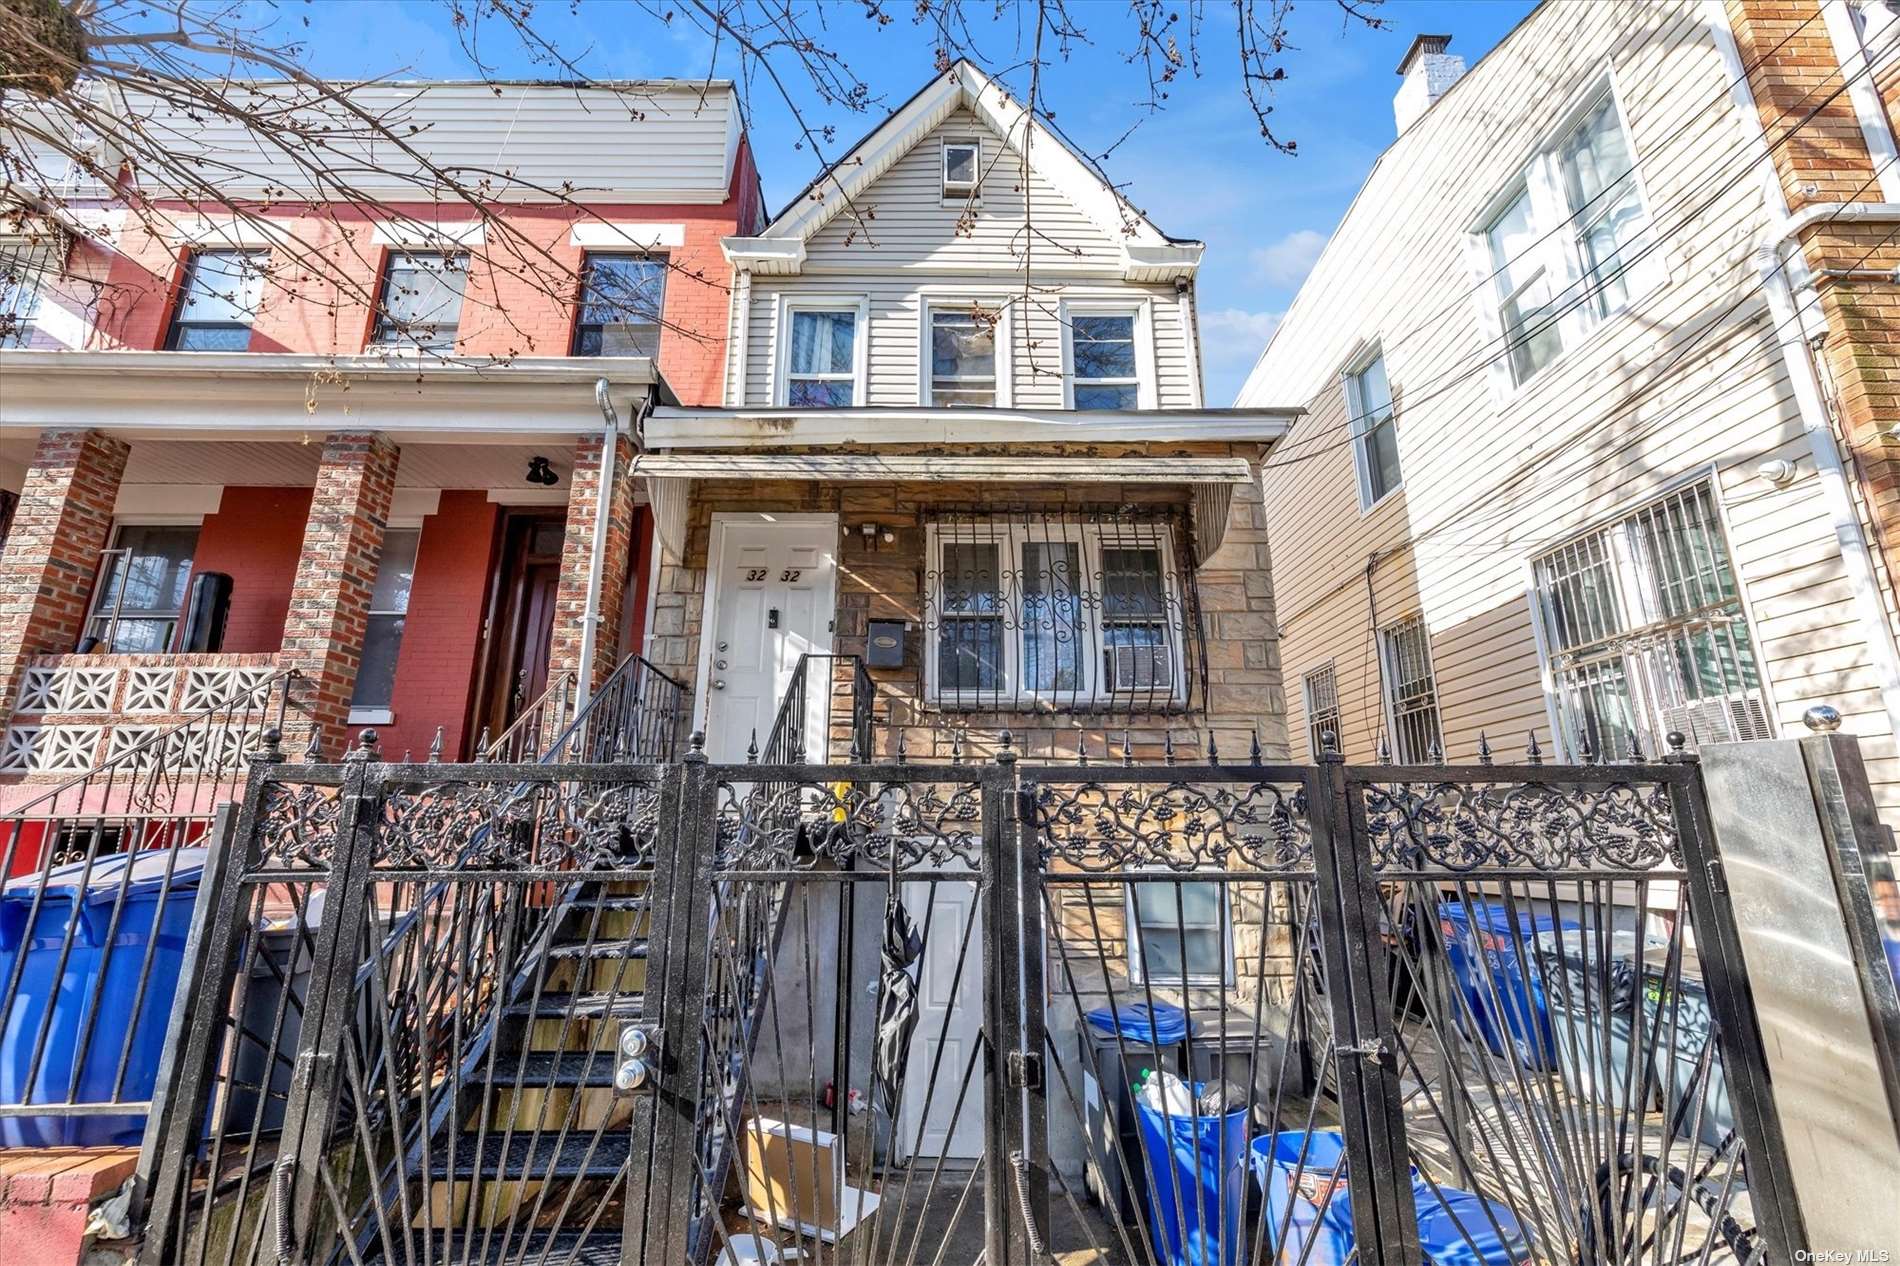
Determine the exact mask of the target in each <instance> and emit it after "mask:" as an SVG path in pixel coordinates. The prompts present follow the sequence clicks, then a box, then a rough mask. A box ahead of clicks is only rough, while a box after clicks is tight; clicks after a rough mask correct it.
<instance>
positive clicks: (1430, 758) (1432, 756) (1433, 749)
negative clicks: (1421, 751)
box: [1425, 737, 1445, 765]
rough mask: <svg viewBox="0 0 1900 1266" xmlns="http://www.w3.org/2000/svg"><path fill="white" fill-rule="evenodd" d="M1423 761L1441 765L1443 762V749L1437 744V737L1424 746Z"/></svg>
mask: <svg viewBox="0 0 1900 1266" xmlns="http://www.w3.org/2000/svg"><path fill="white" fill-rule="evenodd" d="M1425 763H1426V764H1428V765H1442V764H1444V763H1445V749H1444V748H1442V747H1440V746H1439V745H1438V739H1437V738H1436V737H1434V738H1433V739H1432V741H1431V742H1430V743H1429V744H1427V745H1426V747H1425Z"/></svg>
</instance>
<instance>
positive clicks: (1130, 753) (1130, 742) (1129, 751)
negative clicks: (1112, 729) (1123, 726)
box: [1122, 730, 1135, 765]
mask: <svg viewBox="0 0 1900 1266" xmlns="http://www.w3.org/2000/svg"><path fill="white" fill-rule="evenodd" d="M1134 763H1135V736H1134V735H1132V734H1130V733H1129V732H1128V731H1127V730H1123V731H1122V764H1124V765H1132V764H1134Z"/></svg>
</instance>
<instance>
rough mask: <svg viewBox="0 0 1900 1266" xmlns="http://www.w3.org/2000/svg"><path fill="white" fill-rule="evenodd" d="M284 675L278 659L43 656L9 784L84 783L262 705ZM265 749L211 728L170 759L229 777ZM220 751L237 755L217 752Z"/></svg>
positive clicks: (13, 750)
mask: <svg viewBox="0 0 1900 1266" xmlns="http://www.w3.org/2000/svg"><path fill="white" fill-rule="evenodd" d="M278 671H279V668H278V663H277V656H276V655H273V654H269V653H264V654H248V655H42V656H39V657H37V658H36V659H34V661H33V662H32V663H31V664H30V665H29V666H28V668H27V670H26V672H25V674H24V675H23V676H22V678H21V681H20V692H19V698H18V699H17V700H16V701H15V704H14V708H13V719H12V723H11V724H10V725H9V726H8V727H7V732H6V735H5V738H4V741H0V774H15V775H21V774H25V775H32V774H74V773H80V772H82V771H84V770H87V769H90V768H92V767H93V766H95V765H98V764H100V763H102V762H105V761H108V760H112V759H114V758H115V757H118V756H121V755H123V754H124V753H127V752H129V751H131V750H132V749H133V748H135V747H137V746H138V745H139V744H140V743H143V742H145V741H146V740H147V739H150V738H151V737H153V736H154V735H156V734H158V733H160V732H161V731H164V730H168V729H170V728H172V727H174V726H176V725H179V724H180V723H182V722H185V721H189V720H191V719H192V718H193V717H196V716H201V715H203V714H204V713H206V712H208V711H210V710H212V709H214V708H218V707H220V706H222V705H225V704H228V703H230V702H231V701H233V700H236V699H240V698H242V697H244V696H245V695H246V694H247V693H251V692H255V693H257V694H259V695H260V696H261V695H262V694H263V693H264V692H265V691H266V690H267V689H268V688H269V686H268V683H269V682H270V681H271V679H272V678H273V677H274V676H275V675H276V674H277V672H278ZM256 739H257V735H255V734H252V733H250V732H249V731H247V730H233V729H229V728H215V729H214V728H207V729H206V731H205V735H204V738H203V740H202V741H201V742H199V743H197V744H195V745H194V744H186V745H184V747H183V748H182V749H180V750H178V751H171V752H168V753H167V757H168V759H170V760H173V761H179V760H182V761H183V763H184V764H185V766H187V767H188V768H196V767H203V766H215V767H218V768H227V769H228V768H232V767H234V766H235V765H236V764H238V763H239V762H240V760H241V757H242V750H241V749H243V748H245V747H248V746H250V745H253V744H254V743H255V742H256ZM213 744H216V745H217V746H218V747H219V748H220V749H223V748H230V749H232V750H218V751H212V750H210V748H211V746H212V745H213Z"/></svg>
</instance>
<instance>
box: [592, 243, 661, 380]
mask: <svg viewBox="0 0 1900 1266" xmlns="http://www.w3.org/2000/svg"><path fill="white" fill-rule="evenodd" d="M665 298H666V261H665V260H664V259H656V258H654V257H653V256H651V255H589V256H588V257H587V272H586V278H585V280H584V281H583V282H582V286H581V310H580V320H579V321H578V322H576V323H575V326H574V354H575V355H576V356H658V355H659V354H660V313H661V312H662V311H663V306H662V305H663V304H664V302H665Z"/></svg>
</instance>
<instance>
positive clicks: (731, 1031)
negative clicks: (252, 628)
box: [147, 743, 1807, 1266]
mask: <svg viewBox="0 0 1900 1266" xmlns="http://www.w3.org/2000/svg"><path fill="white" fill-rule="evenodd" d="M771 747H772V744H770V743H768V748H771ZM1702 795H1703V793H1702V786H1701V780H1700V775H1699V769H1698V766H1697V764H1696V763H1695V761H1694V760H1693V759H1692V758H1689V757H1686V756H1683V755H1680V754H1676V755H1672V756H1671V757H1670V758H1668V759H1665V760H1663V761H1660V762H1640V763H1638V762H1631V763H1627V764H1591V765H1581V766H1561V767H1560V766H1546V765H1541V764H1537V763H1525V764H1519V765H1511V766H1504V765H1493V764H1489V763H1483V764H1479V765H1472V766H1459V767H1453V766H1444V765H1425V766H1368V767H1347V766H1345V765H1344V764H1343V763H1341V762H1340V761H1339V760H1338V759H1337V758H1336V757H1333V756H1328V757H1326V758H1324V759H1322V760H1321V761H1320V762H1319V763H1318V764H1317V765H1316V766H1290V765H1289V766H1276V765H1266V764H1262V763H1260V762H1259V761H1258V759H1257V758H1256V759H1254V760H1253V761H1242V762H1239V763H1223V762H1221V761H1219V760H1218V759H1213V758H1210V759H1209V760H1207V761H1206V763H1190V762H1189V761H1187V760H1186V759H1185V758H1183V759H1181V760H1180V761H1178V762H1177V763H1175V764H1173V765H1168V766H1158V767H1140V766H1133V765H1122V764H1112V763H1111V764H1103V763H1093V764H1091V763H1075V764H1067V765H1050V764H1037V765H1029V764H1023V763H1019V762H1018V761H1017V760H1016V759H1014V756H1013V753H1012V752H1011V751H1010V749H1009V746H1008V744H1007V743H1005V744H1004V746H1003V748H1002V750H1001V751H1000V752H998V753H997V754H996V755H995V756H994V757H993V758H992V759H987V760H984V761H980V762H964V763H950V764H929V765H920V764H912V763H909V762H906V761H902V760H893V761H891V762H888V763H866V762H855V763H845V764H831V765H817V764H808V763H793V764H777V763H768V762H759V763H752V764H744V765H732V766H719V765H710V764H708V763H706V762H705V760H704V759H703V757H702V756H700V755H699V753H698V752H697V751H695V752H693V753H691V754H689V755H688V757H687V758H686V759H685V760H684V761H683V762H681V763H678V764H672V765H666V766H660V767H652V766H648V767H637V766H628V765H624V764H576V763H558V764H549V765H545V766H499V765H489V764H477V765H465V766H450V765H384V764H380V763H377V762H376V761H375V760H374V759H373V754H372V753H368V752H359V753H358V754H357V755H356V757H355V759H353V760H352V761H350V762H346V763H345V764H344V765H340V766H303V767H291V766H284V765H273V764H269V763H265V764H260V766H259V767H258V769H257V771H256V773H255V775H254V777H253V780H252V782H251V784H250V786H249V789H248V791H247V796H246V804H245V810H244V816H243V819H242V821H241V822H240V823H239V824H238V826H237V832H238V838H237V840H236V846H235V848H234V852H233V857H234V859H239V860H237V861H236V862H235V863H234V866H233V868H232V870H231V872H230V874H229V875H228V876H227V877H226V881H225V882H224V883H223V885H222V886H221V888H220V890H219V892H218V895H217V902H218V905H217V915H216V920H215V922H214V924H213V931H212V933H211V934H210V936H209V939H208V942H207V945H208V949H207V953H206V956H205V961H206V962H207V963H208V964H209V965H210V966H209V968H208V970H209V971H211V972H212V973H214V975H213V977H212V978H210V979H209V981H208V985H207V987H206V988H204V989H202V990H199V991H197V993H196V995H195V997H196V1008H195V1010H194V1013H193V1015H192V1017H191V1020H190V1026H189V1032H190V1035H191V1042H190V1044H189V1045H188V1046H187V1048H186V1049H187V1056H188V1057H187V1059H186V1060H185V1061H184V1074H185V1081H184V1090H183V1091H182V1092H181V1095H180V1098H179V1105H180V1106H179V1109H178V1111H177V1112H176V1113H174V1114H172V1115H171V1116H170V1117H168V1119H167V1121H166V1123H165V1124H166V1137H165V1141H164V1148H165V1154H166V1155H167V1156H170V1157H175V1158H177V1164H176V1165H174V1166H173V1167H171V1168H170V1169H169V1170H168V1171H166V1172H164V1173H163V1174H162V1175H161V1179H162V1180H161V1182H160V1183H159V1185H158V1187H157V1188H156V1189H155V1195H154V1205H153V1221H152V1234H151V1236H150V1237H149V1238H148V1243H147V1257H148V1260H150V1261H154V1262H156V1261H177V1262H218V1263H227V1262H231V1263H250V1262H255V1261H260V1260H270V1259H271V1258H273V1257H277V1258H280V1259H281V1258H282V1257H284V1256H288V1258H289V1259H290V1260H293V1261H323V1262H330V1261H339V1262H340V1261H352V1262H356V1261H362V1262H369V1261H374V1260H419V1261H444V1262H462V1261H484V1262H486V1261H510V1262H513V1261H521V1262H526V1261H544V1260H545V1261H570V1262H572V1261H583V1260H585V1261H593V1260H613V1259H617V1260H620V1261H623V1262H632V1263H654V1264H656V1266H657V1264H658V1263H667V1264H668V1266H672V1264H674V1263H678V1262H681V1261H696V1262H705V1261H709V1260H711V1259H712V1258H713V1257H715V1256H716V1255H718V1254H720V1253H722V1252H725V1251H727V1250H728V1249H730V1250H732V1251H733V1253H734V1255H735V1256H737V1255H738V1253H739V1252H740V1251H742V1250H743V1247H744V1241H745V1240H746V1237H762V1238H766V1239H770V1240H773V1241H776V1242H779V1243H781V1244H783V1245H787V1246H789V1245H791V1244H794V1243H796V1244H797V1245H798V1247H799V1248H800V1249H801V1251H803V1252H804V1253H805V1254H806V1255H807V1256H809V1257H811V1258H812V1259H813V1260H818V1261H822V1260H825V1259H827V1258H832V1259H834V1260H837V1261H839V1262H845V1261H850V1262H868V1263H874V1264H876V1266H886V1264H891V1263H898V1262H904V1263H914V1262H918V1261H923V1260H931V1261H955V1262H970V1261H975V1260H977V1259H978V1257H979V1256H980V1257H981V1259H982V1260H984V1261H985V1262H987V1263H993V1264H998V1263H1009V1264H1011V1266H1016V1264H1019V1263H1020V1264H1022V1266H1028V1264H1030V1263H1040V1262H1046V1261H1048V1260H1049V1259H1050V1258H1051V1257H1052V1256H1053V1257H1054V1259H1055V1260H1058V1261H1062V1260H1089V1261H1097V1262H1104V1263H1107V1262H1115V1263H1129V1264H1131V1266H1132V1264H1134V1263H1155V1264H1158V1263H1161V1262H1170V1263H1176V1262H1181V1261H1193V1262H1196V1263H1197V1264H1200V1266H1212V1264H1213V1263H1222V1264H1223V1266H1225V1264H1227V1263H1234V1264H1235V1266H1238V1263H1241V1262H1243V1261H1251V1262H1265V1261H1281V1262H1287V1263H1296V1262H1311V1261H1328V1260H1331V1261H1344V1260H1347V1258H1348V1257H1352V1258H1354V1259H1355V1260H1358V1261H1362V1262H1368V1263H1371V1262H1377V1263H1382V1264H1386V1266H1399V1264H1400V1263H1406V1264H1411V1263H1416V1262H1418V1261H1420V1260H1424V1259H1425V1258H1426V1255H1427V1253H1428V1252H1429V1253H1432V1254H1437V1256H1435V1257H1433V1258H1432V1260H1460V1261H1472V1262H1487V1263H1488V1262H1493V1261H1495V1262H1507V1261H1508V1262H1510V1263H1512V1264H1513V1266H1518V1264H1520V1263H1526V1262H1530V1263H1540V1264H1549V1266H1557V1264H1559V1263H1563V1264H1565V1266H1570V1264H1573V1263H1615V1264H1617V1266H1638V1264H1639V1263H1652V1262H1662V1261H1669V1262H1675V1261H1685V1260H1699V1261H1706V1262H1736V1263H1750V1264H1752V1263H1754V1262H1757V1261H1782V1262H1786V1261H1792V1260H1794V1254H1795V1251H1796V1250H1797V1249H1804V1248H1806V1247H1807V1245H1806V1242H1805V1240H1804V1238H1803V1232H1802V1227H1801V1222H1800V1217H1799V1213H1798V1210H1797V1209H1796V1207H1795V1204H1794V1202H1793V1200H1792V1197H1791V1195H1790V1192H1789V1188H1788V1184H1787V1174H1786V1162H1785V1158H1784V1153H1783V1148H1782V1146H1781V1139H1780V1135H1779V1125H1778V1119H1777V1117H1776V1113H1775V1107H1774V1103H1773V1100H1772V1095H1771V1093H1770V1087H1769V1085H1768V1083H1767V1081H1766V1077H1765V1063H1764V1060H1763V1055H1762V1050H1761V1039H1760V1035H1759V1033H1758V1032H1757V1029H1756V1027H1755V1018H1754V1015H1753V1012H1752V1011H1751V1009H1750V1006H1749V1001H1748V988H1747V982H1746V981H1745V979H1743V978H1742V976H1741V974H1740V973H1741V967H1740V964H1741V958H1740V955H1739V952H1738V950H1737V947H1736V937H1735V925H1734V917H1733V913H1732V911H1731V910H1730V908H1729V906H1728V904H1727V899H1726V893H1725V892H1724V890H1723V886H1722V884H1721V882H1720V872H1719V867H1718V866H1715V865H1714V864H1713V863H1714V862H1715V860H1716V859H1715V857H1714V854H1713V851H1712V847H1711V844H1710V841H1709V834H1708V824H1707V811H1706V805H1705V804H1704V803H1703V800H1702ZM332 888H334V889H335V894H334V896H333V897H329V898H328V899H327V900H326V899H325V898H323V897H322V896H321V895H320V894H325V893H327V892H328V891H329V890H330V889H332ZM274 905H275V906H281V907H283V909H284V910H285V918H286V919H287V920H288V922H289V925H290V926H291V927H292V928H293V929H294V930H295V933H296V937H297V942H298V944H299V945H300V946H302V947H303V949H302V950H301V951H300V953H301V954H304V955H307V961H308V964H309V968H308V976H307V981H308V983H307V991H308V993H307V998H306V1000H305V1002H304V1011H303V1014H302V1017H301V1021H300V1025H299V1027H298V1031H297V1032H294V1033H292V1032H287V1029H288V1027H289V1026H288V1025H287V1024H286V1023H285V1020H284V1017H285V1014H286V1012H287V1006H286V1004H285V1003H283V1002H282V1000H281V999H280V998H275V997H270V996H269V991H268V989H266V990H265V995H264V997H263V998H262V1000H260V997H259V996H258V995H257V994H256V993H255V990H256V989H257V988H258V987H259V986H258V985H257V984H256V983H254V982H256V981H258V980H259V979H260V977H259V976H258V975H257V974H256V973H255V971H254V964H255V963H256V961H257V959H258V957H259V955H260V954H261V953H262V950H261V948H260V946H261V945H262V941H263V937H264V935H265V932H266V930H267V929H269V928H270V927H272V926H274V925H272V924H271V923H270V922H269V918H270V911H271V909H272V908H273V906H274ZM326 905H327V906H329V908H328V909H327V910H322V909H321V908H322V907H323V906H326ZM316 910H321V917H320V918H318V917H313V913H312V912H313V911H316ZM406 929H421V930H422V931H423V932H424V934H422V935H417V934H415V933H414V932H411V931H407V930H406ZM298 961H304V960H303V959H302V958H299V960H298ZM245 1070H250V1071H249V1073H248V1074H247V1073H246V1072H245ZM264 1071H270V1072H272V1075H273V1076H275V1077H278V1078H280V1079H281V1082H280V1084H279V1085H273V1086H267V1085H266V1084H265V1083H264V1081H263V1080H262V1079H261V1078H262V1073H263V1072H264ZM847 1237H849V1238H848V1241H847Z"/></svg>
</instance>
